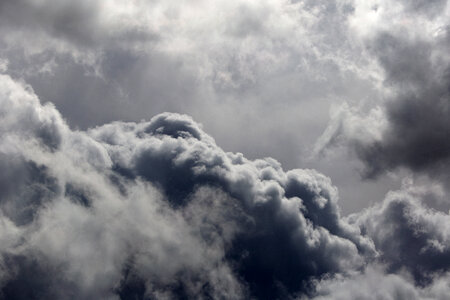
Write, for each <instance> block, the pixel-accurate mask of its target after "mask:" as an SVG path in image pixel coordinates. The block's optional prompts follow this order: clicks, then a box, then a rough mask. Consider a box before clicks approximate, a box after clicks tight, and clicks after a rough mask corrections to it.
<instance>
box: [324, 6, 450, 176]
mask: <svg viewBox="0 0 450 300" xmlns="http://www.w3.org/2000/svg"><path fill="white" fill-rule="evenodd" d="M419 2H420V1H419ZM419 2H417V1H409V2H407V3H405V5H406V6H405V7H406V8H408V9H413V10H414V12H417V11H419V10H420V9H419V7H421V8H423V9H425V8H430V9H432V8H433V9H436V10H437V9H438V8H440V9H444V8H445V2H443V1H441V2H439V3H437V2H436V3H434V2H430V3H428V2H427V3H419ZM435 4H436V5H437V6H435ZM410 6H411V7H410ZM416 6H417V7H416ZM408 9H406V10H403V11H401V15H402V16H404V17H408V16H409V17H412V16H411V14H412V12H411V11H409V10H408ZM444 11H445V9H444ZM386 14H387V13H386ZM442 15H445V12H443V11H441V14H438V15H437V16H435V15H433V16H427V17H426V18H425V19H424V20H423V22H428V23H427V24H430V28H431V29H424V30H419V31H418V32H416V33H412V32H411V31H410V30H409V29H410V28H409V26H405V25H404V23H401V22H396V20H390V21H389V20H386V21H387V22H390V23H391V25H392V26H391V28H381V29H380V28H375V31H374V33H372V34H371V35H370V36H369V37H366V38H365V40H364V42H365V44H366V47H367V49H368V51H369V53H371V55H373V56H374V58H375V59H376V60H377V61H378V63H379V65H380V67H381V68H382V70H383V71H384V73H385V75H384V86H385V88H386V89H387V90H389V94H388V95H386V96H385V97H386V98H387V100H386V101H385V102H384V103H380V104H379V105H378V107H375V108H373V109H372V110H371V112H369V113H366V112H364V111H363V110H361V109H359V108H353V109H349V107H348V106H347V107H344V108H343V109H342V111H343V112H342V113H337V114H336V115H335V118H334V119H333V120H332V122H331V124H330V125H329V128H328V129H327V131H326V132H325V133H324V135H323V136H322V138H321V139H320V140H319V142H318V144H317V149H323V148H324V147H325V148H326V147H329V146H331V145H336V144H342V143H347V144H349V145H350V148H351V149H353V151H354V152H355V153H356V154H357V156H358V157H359V158H360V160H361V161H362V162H363V163H364V165H365V169H364V176H366V177H369V178H375V177H377V176H379V175H380V174H383V173H386V172H389V171H392V170H396V169H398V168H402V167H404V168H408V169H410V170H412V171H414V172H417V173H422V174H427V175H429V176H431V177H432V178H438V179H439V178H440V179H441V180H442V181H443V182H446V181H448V176H447V173H448V172H447V170H446V169H447V166H448V164H449V158H450V144H449V142H448V140H449V139H448V137H449V136H450V131H449V130H450V121H449V120H450V118H449V116H450V110H449V109H450V108H449V105H450V94H449V84H450V81H449V78H450V77H449V70H450V67H449V56H448V51H447V49H448V48H449V47H450V43H449V41H450V40H449V32H448V19H447V20H444V21H443V22H444V23H443V24H442V23H439V21H438V20H439V17H440V16H442ZM435 19H436V20H437V21H436V23H433V22H434V21H435ZM411 20H413V22H414V21H415V20H416V19H411ZM417 22H419V21H417ZM431 24H434V25H433V26H434V27H432V25H431ZM436 24H441V26H439V27H437V25H436Z"/></svg>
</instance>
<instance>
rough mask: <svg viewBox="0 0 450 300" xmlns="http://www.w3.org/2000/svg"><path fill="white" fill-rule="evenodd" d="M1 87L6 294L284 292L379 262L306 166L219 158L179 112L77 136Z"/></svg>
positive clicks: (29, 94) (31, 98)
mask: <svg viewBox="0 0 450 300" xmlns="http://www.w3.org/2000/svg"><path fill="white" fill-rule="evenodd" d="M1 82H2V97H1V98H0V99H1V101H2V105H1V107H2V115H3V116H4V117H3V118H2V127H1V128H2V129H4V130H2V132H1V137H2V140H3V143H2V145H1V148H0V150H1V156H0V157H1V164H2V165H4V166H5V170H6V171H5V172H4V173H3V175H2V177H1V186H4V187H6V189H4V190H2V198H1V211H2V214H1V218H2V222H1V224H2V227H3V229H4V230H2V236H1V239H2V240H5V243H2V246H1V254H2V256H1V257H2V260H1V266H2V276H1V278H2V293H3V296H4V297H5V298H8V299H9V298H14V297H19V298H20V297H28V296H29V295H31V294H37V295H40V296H39V297H43V298H44V297H57V298H63V299H64V298H70V297H72V296H73V295H75V294H76V295H79V296H80V295H82V296H83V298H87V299H90V298H92V299H94V298H98V297H121V298H127V297H131V296H133V295H134V296H136V295H138V296H146V297H156V298H164V297H169V298H170V297H178V296H182V295H184V296H187V297H200V298H201V297H213V298H242V297H244V296H245V295H246V294H247V293H249V294H250V295H253V296H256V297H259V298H261V297H262V298H264V297H284V296H288V295H290V294H292V293H296V292H304V291H306V289H307V285H308V282H309V281H310V279H311V278H313V277H316V276H321V275H323V274H326V273H331V274H332V273H336V272H345V271H346V270H347V269H355V268H359V267H361V266H362V265H363V264H364V261H365V260H366V258H367V257H372V256H374V255H375V252H376V251H375V249H374V247H373V243H372V242H371V240H370V239H367V238H365V237H363V236H361V234H360V232H359V229H358V227H356V226H351V225H349V224H348V223H347V222H345V221H344V220H343V219H342V218H341V217H340V213H339V208H338V206H337V190H336V188H335V187H334V186H333V185H332V184H331V181H330V179H328V178H327V177H325V176H324V175H321V174H319V173H317V172H316V171H314V170H300V169H297V170H291V171H287V172H285V171H283V169H282V168H281V166H280V164H279V163H278V162H277V161H275V160H273V159H269V158H267V159H259V160H254V161H253V160H248V159H246V158H245V157H244V156H243V155H242V154H239V153H230V152H224V151H223V150H222V149H221V148H220V147H218V146H217V145H216V144H215V142H214V139H213V138H212V137H210V136H209V135H207V134H206V133H205V132H204V131H203V130H202V128H201V126H200V125H199V124H197V123H195V122H194V121H193V120H192V119H191V118H190V117H188V116H186V115H179V114H170V113H165V114H161V115H158V116H156V117H154V118H152V119H151V120H150V121H148V122H145V121H143V122H140V123H123V122H114V123H111V124H106V125H104V126H101V127H97V128H94V129H91V130H89V131H73V130H71V129H70V128H69V127H68V126H67V125H66V123H65V122H64V120H63V119H62V117H61V115H60V114H59V113H58V112H57V111H56V109H55V108H54V107H53V106H52V105H50V104H47V105H44V106H42V105H41V104H40V102H39V100H38V99H37V97H36V96H35V94H34V93H33V91H32V89H31V88H30V87H29V86H27V85H26V84H24V83H20V82H16V81H14V80H12V79H11V78H10V77H8V76H6V75H2V80H1ZM16 177H17V178H18V179H16V180H14V178H16ZM57 274H59V275H57ZM35 277H38V278H39V279H34V278H35ZM24 286H26V287H24Z"/></svg>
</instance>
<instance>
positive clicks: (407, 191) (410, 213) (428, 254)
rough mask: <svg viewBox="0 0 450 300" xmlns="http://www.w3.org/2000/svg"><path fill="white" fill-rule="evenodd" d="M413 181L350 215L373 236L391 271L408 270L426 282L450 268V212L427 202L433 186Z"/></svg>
mask: <svg viewBox="0 0 450 300" xmlns="http://www.w3.org/2000/svg"><path fill="white" fill-rule="evenodd" d="M410 184H411V183H410ZM410 184H407V183H406V186H405V187H404V188H403V189H402V190H399V191H396V192H390V193H389V194H388V195H387V196H386V198H385V199H384V201H383V202H381V203H378V204H376V205H374V206H373V207H370V208H367V209H366V210H364V211H362V212H360V213H357V214H354V215H351V216H349V219H350V223H355V224H358V226H359V227H360V228H361V232H363V234H365V235H368V236H370V237H371V239H372V240H373V241H374V243H375V246H376V249H377V250H378V251H379V253H380V256H379V259H380V260H381V261H382V262H383V263H385V264H386V265H387V266H388V270H389V271H390V272H399V271H402V270H406V271H408V272H409V273H410V274H412V276H413V278H414V280H415V281H416V283H417V284H420V285H426V284H427V283H429V282H430V281H432V279H434V278H435V276H437V275H439V274H440V273H445V272H448V271H449V270H450V235H449V234H448V228H449V226H450V216H449V214H448V212H446V213H444V212H440V211H436V210H434V209H431V208H429V207H428V206H427V205H426V204H425V203H424V202H425V201H424V199H425V198H426V197H427V195H430V194H433V193H434V192H433V190H432V189H431V190H430V189H423V188H418V187H413V186H412V185H410Z"/></svg>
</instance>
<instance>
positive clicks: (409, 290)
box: [312, 266, 450, 300]
mask: <svg viewBox="0 0 450 300" xmlns="http://www.w3.org/2000/svg"><path fill="white" fill-rule="evenodd" d="M448 276H449V275H448V274H447V275H445V276H442V277H440V278H438V279H437V280H436V281H434V282H433V284H432V285H430V286H427V287H425V288H424V287H422V288H421V287H417V286H415V285H414V284H413V283H411V282H410V281H409V280H408V279H406V278H405V277H403V276H401V275H396V274H386V273H385V271H384V270H383V267H382V266H371V267H370V268H368V269H367V270H366V271H365V272H363V273H360V274H355V275H354V276H351V277H347V278H346V277H340V278H333V279H327V280H323V281H321V282H319V283H318V286H317V288H318V292H317V294H318V295H317V296H315V297H314V298H312V299H315V300H320V299H321V300H325V299H334V300H344V299H367V300H372V299H373V300H375V299H377V300H407V299H411V300H415V299H417V300H419V299H430V300H431V299H435V300H444V299H446V298H447V297H448V293H449V290H450V286H449V285H448V279H449V278H448Z"/></svg>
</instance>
